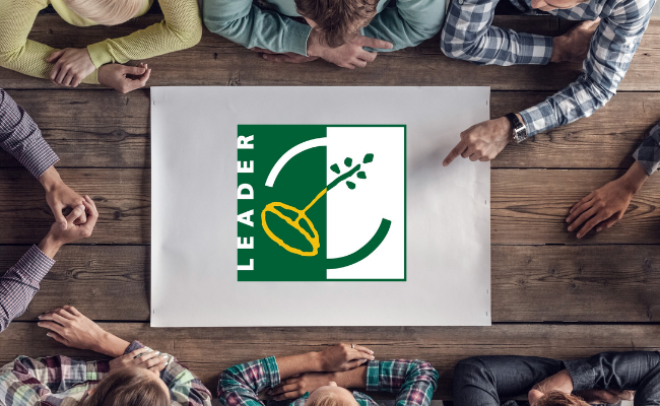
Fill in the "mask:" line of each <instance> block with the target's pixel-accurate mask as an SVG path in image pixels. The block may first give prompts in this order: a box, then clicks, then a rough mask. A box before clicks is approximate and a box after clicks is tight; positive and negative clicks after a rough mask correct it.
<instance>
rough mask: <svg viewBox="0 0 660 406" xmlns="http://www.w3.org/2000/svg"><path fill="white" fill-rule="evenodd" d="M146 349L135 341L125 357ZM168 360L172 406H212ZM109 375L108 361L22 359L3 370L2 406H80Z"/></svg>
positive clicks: (196, 384) (193, 381)
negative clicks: (140, 349)
mask: <svg viewBox="0 0 660 406" xmlns="http://www.w3.org/2000/svg"><path fill="white" fill-rule="evenodd" d="M143 347H144V346H143V345H142V344H141V343H140V342H138V341H133V342H132V343H131V344H130V345H129V346H128V348H127V349H126V351H125V353H126V354H128V353H129V352H132V351H134V350H137V349H138V348H143ZM169 357H170V359H169V362H168V365H167V367H166V368H165V369H164V370H163V371H162V372H161V378H162V379H163V382H165V384H166V385H167V387H168V388H169V389H170V397H171V398H172V405H189V406H202V405H204V406H210V405H211V392H209V390H208V389H206V387H205V386H204V385H202V383H201V382H200V381H199V379H197V378H196V377H195V376H194V375H193V374H192V372H190V371H189V370H188V369H187V368H186V367H184V366H182V365H181V364H179V363H178V361H177V360H176V358H174V357H172V356H171V355H170V356H169ZM109 372H110V365H109V361H81V360H75V359H71V358H69V357H65V356H60V355H58V356H53V357H43V358H36V359H35V358H30V357H26V356H23V355H22V356H19V357H18V358H16V359H15V360H14V361H13V362H11V363H9V364H7V365H5V366H4V367H2V368H0V405H3V406H33V405H39V404H41V405H48V406H74V405H79V404H82V403H83V401H84V399H85V398H86V397H87V393H88V392H89V390H90V389H92V388H95V387H96V386H98V384H99V383H100V382H101V380H103V378H105V377H106V376H107V375H108V373H109Z"/></svg>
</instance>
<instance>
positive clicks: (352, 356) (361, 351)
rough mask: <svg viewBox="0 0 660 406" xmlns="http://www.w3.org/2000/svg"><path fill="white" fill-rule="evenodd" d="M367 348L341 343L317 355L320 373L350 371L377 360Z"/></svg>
mask: <svg viewBox="0 0 660 406" xmlns="http://www.w3.org/2000/svg"><path fill="white" fill-rule="evenodd" d="M373 354H374V352H373V351H371V350H370V349H369V348H367V347H363V346H361V345H355V344H345V343H340V344H337V345H334V346H332V347H330V348H327V349H325V350H323V351H320V352H318V353H317V355H318V360H319V365H320V371H324V372H336V371H348V370H349V369H353V368H357V367H359V366H360V365H362V364H364V363H366V362H367V361H371V360H374V359H376V358H375V357H374V355H373Z"/></svg>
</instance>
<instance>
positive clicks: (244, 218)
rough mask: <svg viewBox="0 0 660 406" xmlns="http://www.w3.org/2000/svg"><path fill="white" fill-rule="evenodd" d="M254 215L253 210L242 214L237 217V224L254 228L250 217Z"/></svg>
mask: <svg viewBox="0 0 660 406" xmlns="http://www.w3.org/2000/svg"><path fill="white" fill-rule="evenodd" d="M253 214H254V210H250V211H246V212H245V213H243V214H239V215H238V222H239V223H243V224H245V225H246V226H250V227H254V223H253V222H252V215H253Z"/></svg>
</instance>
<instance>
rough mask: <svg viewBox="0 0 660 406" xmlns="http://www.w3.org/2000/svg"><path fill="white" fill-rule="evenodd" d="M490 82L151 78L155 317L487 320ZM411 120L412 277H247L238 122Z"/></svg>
mask: <svg viewBox="0 0 660 406" xmlns="http://www.w3.org/2000/svg"><path fill="white" fill-rule="evenodd" d="M489 96H490V90H489V88H487V87H152V88H151V99H152V109H151V121H152V132H151V134H152V136H151V143H152V158H151V160H152V240H151V244H152V246H151V254H152V261H151V265H152V270H151V311H152V314H151V325H152V326H153V327H232V326H441V325H442V326H466V325H475V326H476V325H478V326H483V325H490V322H491V315H490V165H489V163H482V162H476V163H475V162H470V161H469V160H464V159H461V158H459V159H458V160H456V161H455V162H454V163H453V164H451V165H450V166H449V167H447V168H443V167H442V160H443V159H444V157H445V156H446V155H447V154H448V153H449V151H450V150H451V149H452V148H453V147H454V146H455V145H456V143H457V142H458V140H459V134H460V132H461V131H463V130H465V129H467V128H468V127H469V126H471V125H473V124H476V123H478V122H481V121H484V120H487V119H488V118H489V110H490V106H489ZM245 124H293V125H300V124H324V125H386V124H392V125H400V124H404V125H406V127H407V129H406V133H407V182H406V184H407V192H406V194H407V211H406V213H407V214H406V215H407V234H406V239H407V245H406V246H407V271H406V273H407V278H406V281H402V282H364V281H360V282H239V281H238V280H237V221H236V213H237V200H236V192H237V149H236V137H237V126H238V125H245Z"/></svg>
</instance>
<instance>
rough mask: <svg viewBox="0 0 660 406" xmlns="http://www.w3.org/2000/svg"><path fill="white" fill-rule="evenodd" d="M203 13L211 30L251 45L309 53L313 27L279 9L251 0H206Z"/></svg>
mask: <svg viewBox="0 0 660 406" xmlns="http://www.w3.org/2000/svg"><path fill="white" fill-rule="evenodd" d="M203 14H204V24H205V25H206V28H208V29H209V30H210V31H211V32H214V33H216V34H219V35H222V36H223V37H225V38H227V39H229V40H231V41H233V42H236V43H237V44H240V45H243V46H244V47H246V48H248V49H251V48H264V49H267V50H269V51H273V52H277V53H285V52H293V53H296V54H299V55H305V56H307V38H309V33H310V32H311V30H312V29H311V27H310V26H308V25H306V24H302V23H299V22H297V21H295V20H293V19H292V18H290V17H288V16H284V15H281V14H279V13H278V12H276V11H267V10H261V9H260V8H259V7H257V6H254V5H253V4H252V0H205V1H204V10H203Z"/></svg>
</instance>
